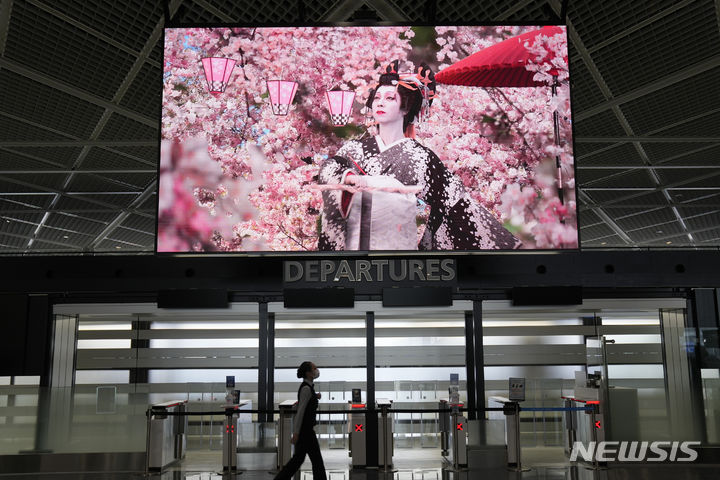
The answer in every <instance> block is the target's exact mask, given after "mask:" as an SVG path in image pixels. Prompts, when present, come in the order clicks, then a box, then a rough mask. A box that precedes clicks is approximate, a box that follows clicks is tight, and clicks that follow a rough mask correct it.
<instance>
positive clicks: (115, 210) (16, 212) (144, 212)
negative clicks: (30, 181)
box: [0, 204, 720, 224]
mask: <svg viewBox="0 0 720 480" xmlns="http://www.w3.org/2000/svg"><path fill="white" fill-rule="evenodd" d="M717 206H720V204H719V205H717ZM45 211H46V210H45V209H44V208H41V207H38V208H15V209H11V210H4V209H1V208H0V215H21V214H26V213H45ZM120 211H122V212H128V213H135V214H137V215H140V216H143V217H146V218H155V215H153V214H154V213H155V209H151V208H143V209H131V208H113V209H109V208H105V209H102V208H87V209H84V208H58V209H55V210H53V211H52V213H59V214H71V215H72V216H78V215H75V214H80V213H112V214H117V213H118V212H120ZM85 220H89V221H92V222H100V221H99V220H97V219H93V218H85ZM100 223H103V224H104V223H107V222H100Z"/></svg>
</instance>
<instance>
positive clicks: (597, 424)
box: [595, 420, 601, 428]
mask: <svg viewBox="0 0 720 480" xmlns="http://www.w3.org/2000/svg"><path fill="white" fill-rule="evenodd" d="M595 428H601V427H600V420H598V421H597V422H595Z"/></svg>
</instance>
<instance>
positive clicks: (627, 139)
mask: <svg viewBox="0 0 720 480" xmlns="http://www.w3.org/2000/svg"><path fill="white" fill-rule="evenodd" d="M632 142H642V143H720V137H685V136H683V137H665V136H657V137H655V136H646V135H643V136H637V135H628V136H622V137H586V136H582V137H575V143H616V144H620V143H632ZM156 144H157V142H156Z"/></svg>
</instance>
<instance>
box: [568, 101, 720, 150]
mask: <svg viewBox="0 0 720 480" xmlns="http://www.w3.org/2000/svg"><path fill="white" fill-rule="evenodd" d="M716 113H720V108H714V109H712V110H708V111H706V112H703V113H699V114H697V115H693V116H692V117H687V118H683V119H682V120H678V121H676V122H672V123H668V124H665V125H664V126H662V127H660V128H656V129H655V130H651V131H649V132H647V134H646V135H647V136H653V135H655V134H658V133H661V132H664V131H666V130H670V129H671V128H674V127H679V126H680V125H685V124H687V123H690V122H694V121H695V120H701V119H703V118H705V117H709V116H711V115H715V114H716ZM585 138H587V137H585ZM621 138H624V137H621ZM619 145H622V143H616V144H614V145H610V146H607V147H601V148H598V149H597V150H593V151H592V152H588V153H584V154H582V155H580V156H577V157H575V159H576V160H580V159H582V158H587V157H590V156H593V155H597V154H600V153H602V152H606V151H608V150H611V149H613V148H615V147H617V146H619ZM703 148H715V145H710V146H709V147H707V146H706V147H703ZM681 155H684V154H681Z"/></svg>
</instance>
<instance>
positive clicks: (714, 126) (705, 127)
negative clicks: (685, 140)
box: [657, 112, 720, 137]
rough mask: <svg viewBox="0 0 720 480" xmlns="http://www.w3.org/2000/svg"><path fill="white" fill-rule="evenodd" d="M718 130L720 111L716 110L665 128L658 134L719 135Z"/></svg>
mask: <svg viewBox="0 0 720 480" xmlns="http://www.w3.org/2000/svg"><path fill="white" fill-rule="evenodd" d="M718 132H720V112H714V113H711V114H709V115H703V116H701V117H699V118H697V119H693V120H690V121H686V122H683V123H681V124H680V125H677V126H674V127H670V128H666V129H663V130H662V131H661V132H658V133H657V135H660V136H667V137H673V136H676V137H683V136H687V137H698V136H713V137H717V135H718Z"/></svg>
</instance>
